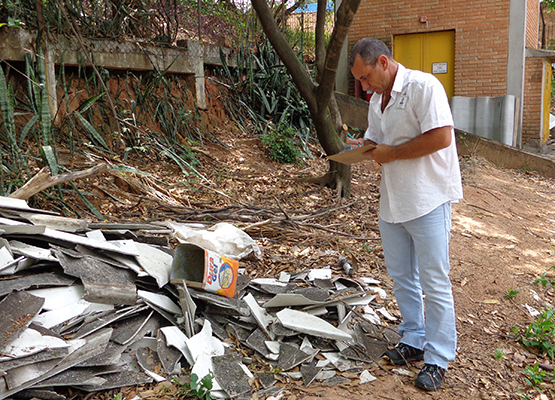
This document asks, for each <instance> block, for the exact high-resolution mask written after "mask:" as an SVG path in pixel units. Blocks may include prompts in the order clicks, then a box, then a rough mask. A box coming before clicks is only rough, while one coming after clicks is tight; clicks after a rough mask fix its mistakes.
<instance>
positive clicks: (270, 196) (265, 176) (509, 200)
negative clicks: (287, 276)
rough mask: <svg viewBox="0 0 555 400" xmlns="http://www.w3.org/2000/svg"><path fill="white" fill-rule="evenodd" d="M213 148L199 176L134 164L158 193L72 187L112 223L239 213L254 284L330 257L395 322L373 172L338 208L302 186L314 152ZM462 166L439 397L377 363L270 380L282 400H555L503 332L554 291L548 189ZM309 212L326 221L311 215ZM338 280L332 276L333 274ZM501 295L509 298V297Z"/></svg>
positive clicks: (331, 198) (517, 176)
mask: <svg viewBox="0 0 555 400" xmlns="http://www.w3.org/2000/svg"><path fill="white" fill-rule="evenodd" d="M219 141H220V143H218V144H210V143H205V146H204V147H203V148H202V154H201V156H200V158H199V160H200V161H201V165H200V166H198V171H199V172H200V173H201V174H202V175H203V176H204V178H203V179H200V178H198V177H195V176H194V175H191V176H189V177H185V176H183V175H182V174H181V173H179V172H178V171H175V173H168V170H167V169H166V168H164V167H163V165H162V163H158V164H152V165H150V166H142V167H141V166H137V167H141V168H142V169H147V170H149V172H151V173H153V174H154V177H156V178H158V179H159V181H158V183H157V184H156V183H155V182H154V181H153V180H150V181H148V180H145V179H146V178H144V177H143V178H141V179H142V181H141V182H142V185H137V184H133V185H131V184H129V180H128V178H129V174H127V175H126V177H124V176H123V175H121V176H119V177H118V176H117V174H116V175H110V176H103V177H97V178H96V179H90V180H88V181H83V182H81V183H80V186H82V187H83V188H87V187H88V189H89V190H90V191H91V192H93V193H96V196H95V198H94V199H91V201H93V200H94V202H95V205H96V206H97V207H98V208H99V210H101V211H102V212H103V213H105V214H106V215H109V216H110V219H111V220H112V221H133V220H143V221H145V220H149V219H158V220H160V219H173V220H179V221H192V220H202V218H204V219H206V216H204V217H202V215H206V214H203V213H205V212H207V211H210V210H224V209H225V207H229V206H237V207H239V208H240V210H242V211H241V212H239V213H238V214H236V215H235V217H233V216H231V215H230V216H229V217H228V219H227V220H229V221H231V222H234V223H236V224H237V225H238V226H240V227H242V228H244V229H245V231H246V232H248V233H249V234H250V235H251V236H252V237H253V238H254V239H255V240H256V241H257V243H258V244H259V246H260V247H261V249H262V250H263V260H262V261H257V262H252V261H247V262H244V263H243V266H244V267H245V268H246V271H247V273H248V274H249V275H250V276H251V277H263V276H271V277H275V276H277V275H278V274H279V272H280V271H284V270H285V271H289V272H298V271H300V270H302V269H305V268H315V267H317V266H322V267H323V266H325V265H333V266H334V268H336V267H335V263H336V260H337V257H338V255H341V254H346V255H348V256H350V257H355V258H356V259H357V260H358V271H357V275H358V276H370V277H373V278H376V279H379V280H381V281H382V287H384V288H385V289H386V290H387V291H388V293H389V294H390V298H389V299H388V300H386V302H385V304H386V306H387V307H388V310H390V312H391V313H392V314H393V315H397V316H399V313H398V310H397V308H396V304H395V302H394V299H393V293H392V290H391V280H390V279H389V277H388V276H387V273H386V270H385V266H384V262H383V258H382V254H381V245H380V241H379V233H378V232H377V227H376V223H377V208H378V196H379V194H378V183H379V177H380V169H379V166H378V165H377V164H375V163H372V162H366V163H362V164H357V165H354V166H353V168H352V169H353V181H352V192H353V193H352V196H351V197H349V198H347V199H343V200H338V199H337V198H336V195H335V192H334V191H333V190H330V189H328V188H325V187H321V186H318V185H315V184H311V183H306V182H303V181H302V179H300V178H306V177H317V176H321V175H322V174H323V173H324V172H325V171H326V169H327V161H325V160H324V159H323V158H321V157H319V154H318V150H315V151H314V155H315V157H314V158H313V159H307V160H306V162H305V163H304V164H302V165H283V164H278V163H275V162H271V161H269V160H268V158H267V157H266V154H265V152H264V148H263V146H262V144H261V141H260V139H259V138H257V137H254V136H249V135H248V134H238V133H234V134H231V133H229V131H226V130H225V129H222V130H221V131H220V132H219ZM461 169H462V174H463V181H464V196H465V198H464V200H462V201H461V202H460V203H458V204H455V205H454V208H453V231H452V241H451V261H452V271H451V279H452V282H453V290H454V296H455V303H456V315H457V330H458V335H459V338H458V356H457V359H456V360H455V361H454V362H453V363H452V364H451V365H450V368H449V371H448V373H447V376H446V379H445V381H444V385H443V388H442V389H441V390H439V391H438V392H434V393H426V392H424V391H422V390H420V389H417V388H416V387H415V386H414V385H413V381H414V377H415V375H416V373H417V372H418V371H419V368H420V367H421V363H416V364H414V365H411V366H410V367H407V368H402V369H404V370H406V371H408V372H409V374H410V375H411V376H405V375H400V374H399V373H398V372H395V371H393V369H394V368H393V366H391V365H388V364H387V363H385V362H383V363H382V364H381V365H380V366H369V369H370V372H371V373H372V374H374V375H375V376H376V377H377V378H378V379H377V380H376V381H374V382H371V383H366V384H364V385H360V384H359V381H358V379H357V376H356V375H355V376H348V377H349V378H352V379H351V382H350V383H348V384H341V385H338V386H334V387H327V386H323V385H322V384H321V383H320V384H319V383H313V384H311V385H310V386H309V387H305V386H304V385H303V383H302V382H301V381H294V380H291V381H286V380H284V381H283V382H281V383H279V384H280V385H283V386H285V387H286V389H287V390H286V391H285V394H284V396H283V398H284V399H288V400H294V399H296V400H301V399H302V400H316V399H330V400H331V399H395V400H400V399H414V400H420V399H430V398H432V399H447V400H454V399H523V398H527V397H525V394H527V395H528V396H529V397H528V398H530V399H546V398H547V399H550V398H553V395H554V393H555V390H554V389H553V384H551V383H545V384H543V385H542V386H541V390H543V391H544V396H548V397H539V396H540V392H539V391H538V389H534V388H530V387H529V386H528V385H527V384H526V382H525V380H524V378H525V375H524V372H523V370H524V368H525V367H526V366H528V365H533V364H534V363H535V362H539V363H542V364H546V365H547V366H546V368H547V369H549V366H550V365H549V364H550V363H551V361H550V360H549V359H547V358H546V357H543V356H541V355H538V354H535V353H534V352H533V351H531V350H530V349H527V348H525V347H524V346H523V345H522V344H520V343H519V342H518V341H517V340H516V339H515V338H514V336H513V334H512V333H511V329H512V327H517V328H519V329H520V331H521V332H522V330H523V329H525V327H526V326H527V324H530V323H532V322H534V321H535V318H534V317H532V316H531V314H530V311H529V310H528V309H527V306H530V307H533V308H534V309H536V310H540V311H541V310H544V309H546V307H549V306H551V305H552V303H553V297H554V293H553V290H552V289H551V288H549V287H547V289H546V288H544V287H543V286H541V285H538V284H535V283H534V281H535V279H537V278H540V277H541V276H542V274H544V273H547V277H548V278H549V279H550V280H551V279H553V278H555V271H551V270H550V269H549V268H550V267H551V266H552V265H555V259H554V254H555V252H554V249H553V245H554V243H555V242H554V237H553V236H554V233H555V207H554V204H555V181H554V180H552V179H547V178H543V177H541V176H538V175H537V174H535V173H534V172H533V171H517V170H509V169H505V168H501V167H497V166H495V165H492V164H490V163H489V162H487V161H486V160H484V159H475V158H464V159H461ZM161 181H163V182H165V183H166V184H167V185H169V186H166V189H163V188H162V187H163V185H161V184H160V182H161ZM141 192H143V193H141ZM154 193H157V194H158V195H155V194H154ZM161 193H163V194H164V196H161V195H160V194H161ZM107 194H109V195H107ZM116 198H117V199H119V200H118V201H115V200H114V199H116ZM122 202H124V203H125V204H127V206H122V204H121V203H122ZM253 210H256V211H257V212H262V211H268V212H269V211H272V212H274V213H276V215H281V216H283V215H284V214H285V215H288V216H291V215H293V214H295V215H304V216H306V218H304V219H303V218H300V219H298V220H297V222H292V221H289V222H283V221H281V222H279V221H278V222H276V219H274V220H271V221H270V219H268V220H265V222H263V223H261V224H257V225H253V223H252V222H244V220H243V221H242V220H241V218H239V216H238V215H239V214H241V213H242V214H246V212H247V211H253ZM315 211H322V212H323V213H321V214H318V215H313V214H311V213H314V212H315ZM249 215H252V214H249ZM224 219H225V218H224ZM336 273H338V274H339V273H341V271H340V270H339V269H338V268H337V269H336ZM510 291H514V293H516V291H518V293H517V294H516V296H514V297H513V298H512V299H509V298H507V294H508V293H510ZM497 349H499V350H497ZM496 354H497V356H498V357H496V356H495V355H496ZM260 368H261V370H263V369H264V367H263V366H261V367H260ZM549 372H550V373H551V371H549ZM136 391H138V392H139V394H140V393H141V391H142V390H141V389H138V390H137V389H136V388H135V389H134V390H133V391H132V393H136ZM123 393H124V394H125V393H127V394H129V393H130V392H129V391H124V392H123ZM145 394H146V392H145ZM92 398H111V397H102V396H99V397H92ZM124 398H128V397H127V395H124ZM129 398H131V397H129ZM144 398H146V397H144Z"/></svg>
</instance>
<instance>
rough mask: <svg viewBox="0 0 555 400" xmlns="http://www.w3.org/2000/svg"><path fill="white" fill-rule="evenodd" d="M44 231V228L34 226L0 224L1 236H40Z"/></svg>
mask: <svg viewBox="0 0 555 400" xmlns="http://www.w3.org/2000/svg"><path fill="white" fill-rule="evenodd" d="M45 231H46V228H45V227H44V226H35V225H29V224H25V223H19V224H9V225H4V224H0V232H1V233H2V235H6V236H8V235H41V234H43V233H44V232H45Z"/></svg>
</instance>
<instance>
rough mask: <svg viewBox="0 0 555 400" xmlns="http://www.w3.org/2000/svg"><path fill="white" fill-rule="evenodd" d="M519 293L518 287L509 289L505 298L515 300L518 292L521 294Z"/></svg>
mask: <svg viewBox="0 0 555 400" xmlns="http://www.w3.org/2000/svg"><path fill="white" fill-rule="evenodd" d="M519 293H520V290H518V289H509V290H507V292H506V293H505V298H506V299H509V300H514V299H515V298H516V296H517V294H519Z"/></svg>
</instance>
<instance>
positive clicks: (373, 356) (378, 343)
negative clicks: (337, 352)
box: [343, 321, 388, 363]
mask: <svg viewBox="0 0 555 400" xmlns="http://www.w3.org/2000/svg"><path fill="white" fill-rule="evenodd" d="M363 327H364V328H370V330H369V331H366V332H365V329H364V328H363ZM372 328H374V327H373V326H372V325H370V324H369V323H366V322H364V321H361V322H360V323H358V324H356V325H355V326H354V331H355V335H356V339H357V342H358V343H359V344H360V345H362V346H363V347H364V349H365V350H366V357H367V358H369V359H370V360H372V362H374V363H377V361H378V360H379V359H380V358H381V356H382V354H383V353H385V352H386V350H387V348H388V343H387V341H386V340H378V339H376V337H374V336H377V335H375V334H374V335H370V334H368V332H375V330H374V329H372ZM343 355H344V356H345V357H347V358H350V359H355V358H354V357H352V356H351V355H347V354H343ZM358 359H359V360H362V361H366V360H363V359H362V357H360V358H358Z"/></svg>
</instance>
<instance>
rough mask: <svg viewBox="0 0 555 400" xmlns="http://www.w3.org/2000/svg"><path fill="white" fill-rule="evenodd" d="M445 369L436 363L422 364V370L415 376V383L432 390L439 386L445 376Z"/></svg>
mask: <svg viewBox="0 0 555 400" xmlns="http://www.w3.org/2000/svg"><path fill="white" fill-rule="evenodd" d="M445 372H446V371H445V370H444V369H443V368H441V367H438V366H437V365H432V364H424V367H422V370H421V371H420V373H419V374H418V376H417V377H416V382H415V385H416V386H418V387H420V388H422V389H424V390H427V391H429V392H433V391H435V390H438V389H439V388H440V387H441V382H442V381H443V378H445Z"/></svg>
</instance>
